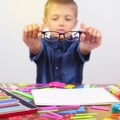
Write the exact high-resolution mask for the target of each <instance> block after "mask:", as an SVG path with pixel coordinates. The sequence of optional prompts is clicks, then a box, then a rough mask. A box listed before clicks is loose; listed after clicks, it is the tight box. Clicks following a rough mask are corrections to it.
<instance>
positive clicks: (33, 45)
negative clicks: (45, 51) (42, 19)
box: [23, 23, 43, 54]
mask: <svg viewBox="0 0 120 120" xmlns="http://www.w3.org/2000/svg"><path fill="white" fill-rule="evenodd" d="M42 30H43V25H41V26H38V25H37V24H35V23H34V24H28V25H26V26H25V28H24V30H23V41H24V42H25V44H26V45H27V46H28V47H29V49H30V51H31V52H32V53H33V54H37V53H38V52H39V50H40V46H41V45H40V41H39V39H41V37H42V33H41V31H42Z"/></svg>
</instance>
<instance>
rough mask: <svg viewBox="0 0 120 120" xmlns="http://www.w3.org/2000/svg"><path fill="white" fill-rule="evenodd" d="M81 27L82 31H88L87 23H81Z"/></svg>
mask: <svg viewBox="0 0 120 120" xmlns="http://www.w3.org/2000/svg"><path fill="white" fill-rule="evenodd" d="M80 29H81V31H82V32H85V31H86V25H85V24H84V23H81V25H80Z"/></svg>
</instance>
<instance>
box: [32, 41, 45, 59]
mask: <svg viewBox="0 0 120 120" xmlns="http://www.w3.org/2000/svg"><path fill="white" fill-rule="evenodd" d="M42 51H43V43H42V42H41V49H40V51H39V52H38V54H36V55H34V54H32V53H31V52H30V59H31V61H37V60H38V59H39V57H40V55H41V53H42Z"/></svg>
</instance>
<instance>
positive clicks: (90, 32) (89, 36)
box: [85, 27, 93, 42]
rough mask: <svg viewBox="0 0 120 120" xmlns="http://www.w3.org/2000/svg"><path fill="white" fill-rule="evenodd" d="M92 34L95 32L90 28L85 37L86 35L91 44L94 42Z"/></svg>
mask: <svg viewBox="0 0 120 120" xmlns="http://www.w3.org/2000/svg"><path fill="white" fill-rule="evenodd" d="M92 32H93V28H92V27H88V28H87V30H86V34H85V35H86V40H88V41H89V42H91V40H92Z"/></svg>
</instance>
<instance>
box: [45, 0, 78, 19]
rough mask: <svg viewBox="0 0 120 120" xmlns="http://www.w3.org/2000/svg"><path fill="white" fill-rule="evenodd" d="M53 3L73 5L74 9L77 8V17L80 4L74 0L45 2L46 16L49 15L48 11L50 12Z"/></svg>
mask: <svg viewBox="0 0 120 120" xmlns="http://www.w3.org/2000/svg"><path fill="white" fill-rule="evenodd" d="M52 4H59V5H72V6H73V8H74V10H75V17H76V18H77V14H78V6H77V4H76V3H75V1H74V0H48V1H47V2H46V4H45V7H44V17H47V15H48V12H49V8H50V7H52ZM58 9H59V8H58Z"/></svg>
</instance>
